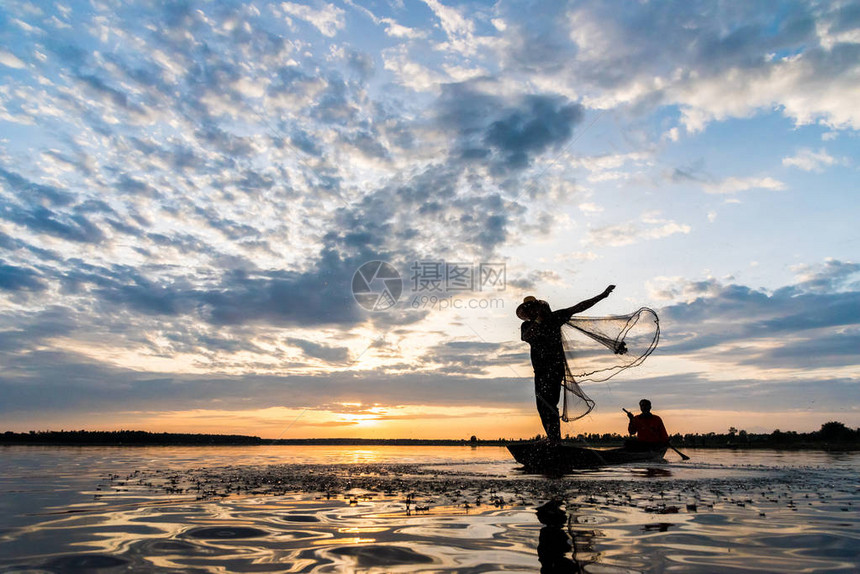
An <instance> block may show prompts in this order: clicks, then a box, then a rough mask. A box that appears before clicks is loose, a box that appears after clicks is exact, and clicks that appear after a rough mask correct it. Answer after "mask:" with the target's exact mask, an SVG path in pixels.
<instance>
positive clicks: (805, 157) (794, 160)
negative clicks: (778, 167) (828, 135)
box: [782, 148, 838, 172]
mask: <svg viewBox="0 0 860 574" xmlns="http://www.w3.org/2000/svg"><path fill="white" fill-rule="evenodd" d="M836 163H838V162H837V160H836V158H834V157H833V156H832V155H830V154H828V153H827V151H826V150H824V149H820V150H818V151H814V150H812V149H810V148H802V149H799V150H798V151H797V153H796V154H795V155H793V156H792V157H785V158H783V159H782V165H784V166H789V167H796V168H798V169H802V170H803V171H817V172H821V171H824V168H826V167H830V166H832V165H835V164H836Z"/></svg>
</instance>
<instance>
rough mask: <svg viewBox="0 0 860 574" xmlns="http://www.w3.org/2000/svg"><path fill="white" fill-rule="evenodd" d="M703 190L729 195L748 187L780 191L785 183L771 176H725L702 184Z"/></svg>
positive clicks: (748, 188)
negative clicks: (719, 179)
mask: <svg viewBox="0 0 860 574" xmlns="http://www.w3.org/2000/svg"><path fill="white" fill-rule="evenodd" d="M703 186H704V188H705V192H707V193H714V194H724V195H730V194H734V193H739V192H742V191H748V190H750V189H768V190H773V191H780V190H783V189H785V184H784V183H783V182H781V181H779V180H778V179H774V178H772V177H727V178H725V179H723V180H721V181H717V182H714V183H705V184H703Z"/></svg>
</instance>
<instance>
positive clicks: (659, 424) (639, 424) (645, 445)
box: [624, 399, 669, 451]
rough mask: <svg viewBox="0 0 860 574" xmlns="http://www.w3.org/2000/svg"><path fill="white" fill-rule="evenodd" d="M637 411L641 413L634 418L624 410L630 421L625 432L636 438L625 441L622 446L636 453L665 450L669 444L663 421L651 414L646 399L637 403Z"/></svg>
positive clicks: (649, 405) (649, 404) (649, 402)
mask: <svg viewBox="0 0 860 574" xmlns="http://www.w3.org/2000/svg"><path fill="white" fill-rule="evenodd" d="M639 410H640V411H642V412H641V413H639V414H638V415H635V416H634V415H633V413H631V412H630V411H628V410H627V409H624V412H625V413H627V418H628V419H630V420H629V422H628V424H627V432H629V433H630V434H631V435H635V436H636V438H635V439H633V440H628V441H626V442H625V443H624V446H625V447H626V448H627V449H628V450H637V451H644V450H659V449H661V448H666V446H667V445H668V444H669V433H667V432H666V427H665V426H664V425H663V419H661V418H660V417H658V416H657V415H655V414H654V413H652V412H651V401H649V400H648V399H642V400H641V401H639Z"/></svg>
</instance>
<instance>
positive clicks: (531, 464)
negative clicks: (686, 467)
mask: <svg viewBox="0 0 860 574" xmlns="http://www.w3.org/2000/svg"><path fill="white" fill-rule="evenodd" d="M508 450H509V451H510V453H511V454H512V455H513V456H514V458H515V459H516V461H517V462H518V463H520V464H521V465H523V467H525V470H526V471H530V472H566V471H570V470H576V469H581V468H595V467H600V466H611V465H617V464H626V463H629V462H648V461H653V460H660V459H662V458H663V455H664V454H666V448H665V447H661V448H658V449H656V450H646V451H637V450H627V449H625V448H614V449H608V450H597V449H593V448H583V447H578V446H574V445H572V444H569V443H564V442H562V443H561V444H552V443H549V442H547V441H533V442H526V443H519V444H511V445H508Z"/></svg>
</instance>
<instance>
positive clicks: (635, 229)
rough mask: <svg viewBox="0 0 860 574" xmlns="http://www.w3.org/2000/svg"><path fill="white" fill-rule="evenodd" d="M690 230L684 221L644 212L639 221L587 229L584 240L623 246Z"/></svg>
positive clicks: (594, 243)
mask: <svg viewBox="0 0 860 574" xmlns="http://www.w3.org/2000/svg"><path fill="white" fill-rule="evenodd" d="M691 230H692V228H691V227H690V226H689V225H687V224H685V223H678V222H676V221H672V220H669V219H663V218H662V217H660V216H659V214H656V213H646V214H643V216H642V217H641V218H640V220H639V221H628V222H625V223H619V224H614V225H606V226H603V227H595V228H592V229H589V230H588V237H587V239H586V242H587V243H588V244H591V245H604V246H609V247H623V246H625V245H632V244H634V243H638V242H640V241H646V240H651V239H663V238H665V237H669V236H671V235H675V234H678V233H683V234H688V233H690V231H691Z"/></svg>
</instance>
